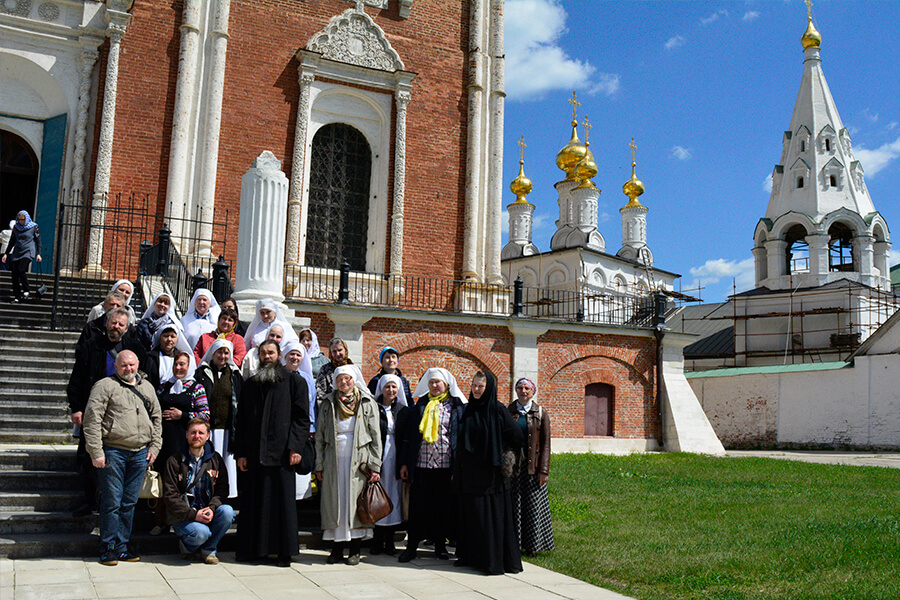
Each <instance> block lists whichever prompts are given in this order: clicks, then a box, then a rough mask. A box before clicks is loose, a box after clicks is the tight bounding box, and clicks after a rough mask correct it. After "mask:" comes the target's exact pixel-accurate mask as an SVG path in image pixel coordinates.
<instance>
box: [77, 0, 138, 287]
mask: <svg viewBox="0 0 900 600" xmlns="http://www.w3.org/2000/svg"><path fill="white" fill-rule="evenodd" d="M133 2H134V0H108V2H107V8H106V15H105V19H106V23H107V28H106V36H107V37H108V38H109V54H108V56H107V58H106V81H105V83H104V87H103V112H102V115H101V118H100V140H99V141H100V143H99V147H98V150H97V168H96V170H95V171H94V194H93V197H92V202H91V229H90V237H89V238H88V249H87V265H86V266H85V268H84V273H85V274H86V275H89V276H103V275H104V274H105V271H104V270H103V267H102V266H101V261H102V259H103V232H104V228H103V226H104V224H105V221H106V212H105V211H106V201H107V195H108V194H109V178H110V170H111V168H112V148H113V133H114V132H115V126H116V92H117V89H118V84H119V50H120V48H121V45H122V39H123V38H124V37H125V30H126V29H127V28H128V24H129V23H131V15H130V14H128V12H127V11H128V10H130V9H131V6H132V4H133Z"/></svg>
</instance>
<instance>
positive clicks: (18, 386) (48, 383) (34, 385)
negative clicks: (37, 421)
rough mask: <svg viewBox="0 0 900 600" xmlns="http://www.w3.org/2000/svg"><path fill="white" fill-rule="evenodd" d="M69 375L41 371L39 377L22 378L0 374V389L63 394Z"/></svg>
mask: <svg viewBox="0 0 900 600" xmlns="http://www.w3.org/2000/svg"><path fill="white" fill-rule="evenodd" d="M68 382H69V376H68V375H67V374H66V373H59V374H57V373H50V372H45V373H41V377H40V378H34V379H22V378H20V377H16V376H12V377H11V376H9V375H0V389H2V390H3V391H4V392H7V393H8V392H43V393H45V394H54V395H56V394H65V393H66V384H67V383H68Z"/></svg>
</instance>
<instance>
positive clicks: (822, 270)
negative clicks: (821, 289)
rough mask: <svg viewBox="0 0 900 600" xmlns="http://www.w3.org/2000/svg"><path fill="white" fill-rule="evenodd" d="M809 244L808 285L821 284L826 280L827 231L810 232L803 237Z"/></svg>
mask: <svg viewBox="0 0 900 600" xmlns="http://www.w3.org/2000/svg"><path fill="white" fill-rule="evenodd" d="M804 239H805V240H806V243H807V244H808V245H809V275H808V276H807V281H808V283H809V285H823V284H825V283H827V281H828V272H829V266H828V242H829V240H830V239H831V237H830V236H829V235H828V234H827V233H812V234H810V235H808V236H806V237H805V238H804Z"/></svg>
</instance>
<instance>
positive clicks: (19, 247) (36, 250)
mask: <svg viewBox="0 0 900 600" xmlns="http://www.w3.org/2000/svg"><path fill="white" fill-rule="evenodd" d="M40 253H41V232H40V231H39V230H38V228H37V227H32V228H31V229H26V230H24V231H19V228H18V227H13V229H12V233H11V234H10V236H9V245H8V246H7V247H6V249H5V250H4V254H8V255H9V257H8V258H9V260H22V259H24V258H27V259H29V260H34V259H35V257H36V256H37V255H38V254H40Z"/></svg>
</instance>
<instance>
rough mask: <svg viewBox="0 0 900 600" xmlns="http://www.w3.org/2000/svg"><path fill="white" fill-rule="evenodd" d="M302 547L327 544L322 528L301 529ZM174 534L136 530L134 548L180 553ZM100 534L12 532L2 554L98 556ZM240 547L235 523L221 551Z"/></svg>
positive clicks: (3, 540)
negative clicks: (319, 529) (154, 534)
mask: <svg viewBox="0 0 900 600" xmlns="http://www.w3.org/2000/svg"><path fill="white" fill-rule="evenodd" d="M297 537H298V538H299V541H300V549H301V550H305V549H321V548H323V547H324V544H323V542H322V534H321V532H319V531H300V532H298V534H297ZM177 539H178V538H176V537H175V535H174V534H172V533H167V534H163V535H158V536H151V535H149V534H146V533H133V534H132V536H131V549H132V551H134V552H136V553H137V554H139V555H145V554H146V555H152V554H176V553H177V552H178V542H177ZM99 541H100V538H99V537H98V536H97V535H93V534H81V533H71V534H59V533H52V534H49V533H48V534H9V535H0V557H2V556H6V557H7V558H11V559H22V558H44V557H51V556H52V557H62V556H79V557H96V556H97V546H98V543H99ZM236 547H237V529H236V527H235V526H232V528H231V529H229V530H228V533H226V534H225V537H223V538H222V540H221V541H220V542H219V551H220V552H234V550H235V548H236Z"/></svg>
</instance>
